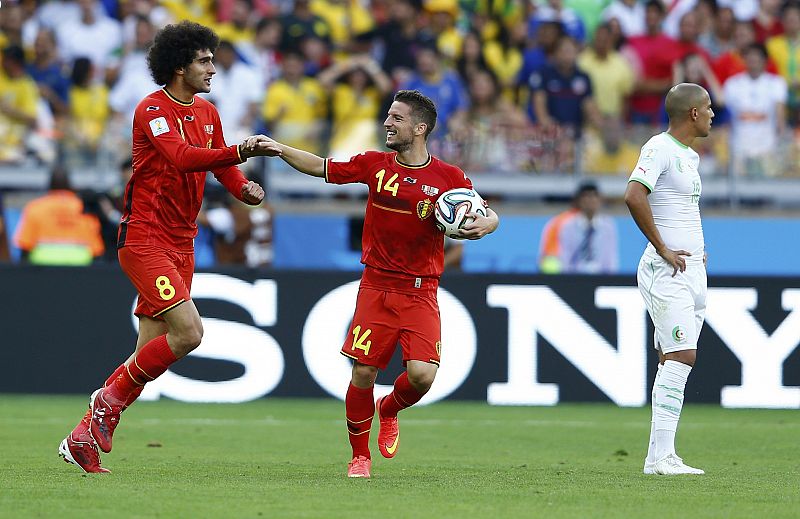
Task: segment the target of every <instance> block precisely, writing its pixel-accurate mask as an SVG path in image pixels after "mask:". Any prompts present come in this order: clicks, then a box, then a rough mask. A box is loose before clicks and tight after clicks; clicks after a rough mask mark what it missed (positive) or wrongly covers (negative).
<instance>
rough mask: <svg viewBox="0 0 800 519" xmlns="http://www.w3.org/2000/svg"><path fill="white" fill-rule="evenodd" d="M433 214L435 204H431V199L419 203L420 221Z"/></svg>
mask: <svg viewBox="0 0 800 519" xmlns="http://www.w3.org/2000/svg"><path fill="white" fill-rule="evenodd" d="M432 214H433V202H431V199H430V198H426V199H425V200H420V201H419V202H417V216H419V219H420V220H424V219H425V218H427V217H429V216H430V215H432Z"/></svg>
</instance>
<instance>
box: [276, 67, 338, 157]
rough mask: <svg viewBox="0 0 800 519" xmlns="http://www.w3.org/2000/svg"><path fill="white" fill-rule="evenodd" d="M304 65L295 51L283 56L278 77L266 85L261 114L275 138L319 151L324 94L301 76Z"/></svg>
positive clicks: (313, 81)
mask: <svg viewBox="0 0 800 519" xmlns="http://www.w3.org/2000/svg"><path fill="white" fill-rule="evenodd" d="M304 67H305V63H304V61H303V57H302V55H300V54H299V53H297V52H294V51H290V52H287V53H285V54H284V55H283V62H282V63H281V71H282V73H281V78H280V79H278V80H276V81H275V82H273V83H272V84H271V85H270V86H269V87H268V88H267V92H266V95H265V96H264V104H263V106H262V112H261V113H262V115H263V116H264V121H265V122H266V123H267V126H268V128H269V130H270V131H271V137H273V138H274V139H275V140H277V141H280V142H283V143H285V144H287V145H289V146H292V147H295V148H300V149H303V150H308V151H310V152H312V153H320V135H321V133H322V129H323V119H324V118H325V116H326V115H327V105H326V96H325V91H324V90H323V88H322V85H321V84H320V82H319V81H317V80H316V79H314V78H310V77H306V76H304V75H303V70H304Z"/></svg>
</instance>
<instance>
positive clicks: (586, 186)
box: [574, 180, 600, 200]
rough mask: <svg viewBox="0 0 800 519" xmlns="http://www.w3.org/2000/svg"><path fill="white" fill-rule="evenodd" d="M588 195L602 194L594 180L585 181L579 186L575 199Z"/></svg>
mask: <svg viewBox="0 0 800 519" xmlns="http://www.w3.org/2000/svg"><path fill="white" fill-rule="evenodd" d="M587 193H591V194H593V195H599V194H600V189H599V188H598V187H597V184H596V183H595V182H594V181H592V180H585V181H583V182H581V183H580V184H579V185H578V188H577V189H576V190H575V195H574V199H575V200H577V199H579V198H580V197H582V196H583V195H585V194H587Z"/></svg>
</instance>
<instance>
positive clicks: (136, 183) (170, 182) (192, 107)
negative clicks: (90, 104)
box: [117, 89, 247, 252]
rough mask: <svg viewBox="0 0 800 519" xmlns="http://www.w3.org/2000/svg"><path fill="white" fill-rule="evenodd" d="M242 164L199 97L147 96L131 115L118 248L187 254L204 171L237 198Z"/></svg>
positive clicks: (214, 112)
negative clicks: (130, 152)
mask: <svg viewBox="0 0 800 519" xmlns="http://www.w3.org/2000/svg"><path fill="white" fill-rule="evenodd" d="M241 162H242V159H241V157H240V156H239V148H238V146H226V145H225V138H224V137H223V135H222V124H221V123H220V120H219V114H218V113H217V109H216V108H215V107H214V105H212V104H211V103H209V102H208V101H206V100H205V99H203V98H201V97H195V98H194V99H193V100H192V102H191V103H184V102H182V101H179V100H178V99H175V98H174V97H172V96H171V95H170V94H169V93H167V91H166V90H163V89H162V90H158V91H156V92H153V93H152V94H150V95H149V96H147V97H145V98H144V99H143V100H142V101H141V102H140V103H139V105H138V106H137V107H136V112H135V113H134V116H133V176H132V177H131V180H130V181H129V182H128V185H127V186H126V188H125V210H124V212H123V214H122V222H121V223H120V227H119V238H118V242H117V247H120V248H121V247H124V246H125V245H155V246H158V247H163V248H166V249H170V250H174V251H178V252H191V251H192V250H193V249H194V243H193V240H194V238H195V236H196V235H197V224H196V223H195V220H196V219H197V213H198V212H199V211H200V205H201V203H202V201H203V189H204V187H205V182H206V172H207V171H208V170H211V171H212V172H213V173H214V176H215V177H217V180H219V181H220V182H221V183H222V184H223V185H224V186H225V188H226V189H227V190H228V191H230V192H231V193H232V194H233V195H234V196H235V197H236V198H239V199H240V200H241V197H242V194H241V190H242V186H243V185H245V184H246V183H247V180H246V179H245V177H244V175H243V174H242V172H241V171H240V170H239V168H237V167H236V166H235V165H236V164H239V163H241Z"/></svg>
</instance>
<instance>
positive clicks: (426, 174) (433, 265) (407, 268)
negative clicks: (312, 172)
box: [325, 151, 472, 279]
mask: <svg viewBox="0 0 800 519" xmlns="http://www.w3.org/2000/svg"><path fill="white" fill-rule="evenodd" d="M325 180H326V181H327V182H330V183H332V184H349V183H354V182H360V183H362V184H366V185H367V186H369V198H368V199H367V210H366V214H365V217H364V236H363V239H362V243H361V244H362V249H363V252H362V255H361V262H362V263H363V264H365V265H367V266H369V267H374V268H377V269H381V270H387V271H392V272H398V273H402V274H407V275H410V276H418V277H428V278H437V279H438V278H439V276H441V274H442V270H444V234H443V233H442V232H441V231H439V230H438V229H437V228H436V222H435V217H434V216H433V208H434V203H435V202H436V199H437V198H439V195H440V194H441V193H444V192H445V191H447V190H449V189H454V188H457V187H466V188H470V189H471V188H472V182H471V181H470V180H469V179H468V178H467V176H466V175H465V174H464V172H463V171H461V169H459V168H457V167H456V166H453V165H450V164H447V163H446V162H443V161H441V160H439V159H437V158H436V157H429V158H428V161H427V162H426V163H425V164H422V165H420V166H410V165H407V164H403V163H401V162H400V161H398V160H397V153H395V152H390V153H385V152H378V151H367V152H365V153H361V154H359V155H356V156H354V157H352V158H351V159H350V160H349V161H348V162H337V161H335V160H333V159H326V160H325Z"/></svg>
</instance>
